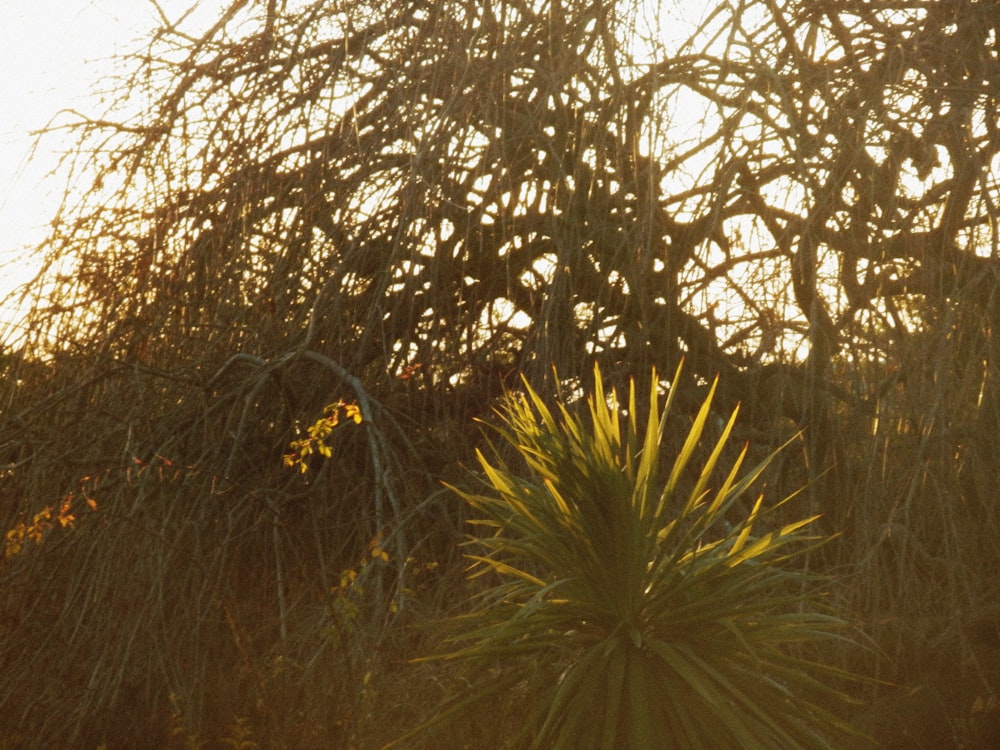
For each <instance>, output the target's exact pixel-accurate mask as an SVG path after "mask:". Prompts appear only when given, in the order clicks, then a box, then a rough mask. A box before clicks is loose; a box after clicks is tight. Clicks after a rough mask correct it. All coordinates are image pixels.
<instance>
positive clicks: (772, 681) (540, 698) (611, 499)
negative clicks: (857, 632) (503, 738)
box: [419, 369, 843, 750]
mask: <svg viewBox="0 0 1000 750" xmlns="http://www.w3.org/2000/svg"><path fill="white" fill-rule="evenodd" d="M679 374H680V373H679V371H678V376H679ZM673 382H674V383H676V382H677V376H675V379H674V381H673ZM714 391H715V386H714V385H713V386H712V388H711V390H710V391H709V394H708V396H707V398H706V399H705V400H704V403H703V404H702V405H701V409H700V411H699V412H698V414H697V416H696V417H695V419H694V421H693V424H692V425H691V427H690V430H689V432H688V434H687V437H686V439H685V440H684V441H683V445H682V447H681V448H680V450H679V453H678V454H677V455H676V457H675V458H674V461H673V465H672V467H669V470H668V471H667V470H664V471H663V472H662V474H661V459H662V455H661V454H662V453H663V442H664V429H665V425H666V424H667V422H666V419H665V417H666V415H667V413H668V412H669V409H670V406H671V402H672V401H673V395H674V393H675V392H676V390H675V389H673V388H672V389H671V392H670V396H669V397H668V398H667V403H666V405H665V406H664V408H663V409H662V410H661V409H660V408H659V406H658V402H659V398H658V380H657V377H656V373H655V372H654V373H653V376H652V379H651V385H650V399H649V403H650V406H649V408H648V414H647V415H646V417H645V419H640V415H639V413H638V412H639V410H640V409H639V404H638V401H637V399H636V389H635V384H634V383H633V384H632V386H631V387H630V392H629V398H628V405H627V409H626V410H625V412H624V413H622V410H621V408H620V404H619V401H618V398H617V395H616V394H615V393H614V391H612V392H611V393H610V394H609V395H606V394H605V391H604V386H603V384H602V380H601V374H600V371H599V370H596V369H595V390H594V393H593V395H591V396H590V397H589V398H588V400H587V405H588V407H589V411H588V413H587V414H586V415H585V417H583V418H580V417H578V416H576V415H574V414H573V413H572V412H571V411H570V410H569V409H568V408H567V407H566V406H564V405H560V406H559V407H558V409H557V410H555V412H553V410H550V409H549V408H548V407H547V406H546V404H545V403H544V401H543V400H542V399H541V398H540V397H539V396H538V394H537V393H536V392H535V391H533V390H532V389H531V388H530V387H528V386H527V383H525V392H524V393H523V394H519V395H513V394H512V395H509V396H508V398H507V401H506V404H505V406H504V408H503V409H502V410H501V412H500V416H501V418H502V425H501V426H500V427H499V428H498V429H499V434H500V435H501V437H502V438H503V440H504V441H505V442H506V443H508V444H509V445H510V446H513V447H514V448H515V449H516V451H517V453H518V454H519V455H520V457H521V458H522V459H523V461H524V462H525V464H526V467H527V471H526V472H524V471H522V472H521V473H525V474H526V476H520V475H519V472H517V471H515V470H514V469H513V468H512V467H511V466H510V465H509V464H508V463H507V462H505V461H504V460H503V459H502V458H500V455H499V452H498V451H497V452H496V455H494V457H493V458H492V459H490V458H487V457H486V456H485V455H483V454H480V455H479V461H480V464H481V466H482V470H483V472H484V473H485V477H486V479H487V481H488V483H489V485H490V487H491V491H490V492H489V493H487V494H469V493H466V492H462V491H459V490H456V492H458V493H459V494H460V495H462V497H464V498H465V499H466V500H467V501H468V502H469V503H470V504H471V505H472V506H473V507H474V508H475V509H476V510H477V511H479V514H480V515H481V519H480V520H477V521H475V523H476V524H477V525H478V528H479V529H481V530H485V531H486V532H487V534H486V535H485V536H479V537H477V538H476V539H475V540H474V544H475V545H476V546H477V547H478V549H477V551H475V552H474V553H473V554H470V558H471V559H472V561H473V565H472V575H474V576H484V575H488V574H492V575H493V577H494V580H495V581H496V583H495V585H494V586H492V587H491V588H490V589H489V590H488V591H487V593H486V594H485V595H484V597H483V599H482V600H481V601H480V602H479V603H478V606H477V607H476V608H475V609H474V611H472V612H471V613H469V614H466V615H463V616H460V617H458V618H457V619H455V620H453V621H452V622H450V623H448V625H449V626H451V627H453V628H455V631H454V632H455V634H454V635H453V636H452V637H450V638H449V640H448V642H447V648H446V649H445V650H444V651H443V653H440V654H437V655H436V656H434V657H432V658H433V659H440V660H450V661H456V662H458V661H464V662H467V663H469V664H470V665H471V666H472V667H473V668H474V669H473V670H472V674H473V675H474V677H473V679H472V684H471V687H469V688H468V689H467V690H465V691H463V692H462V694H461V695H458V696H456V697H455V698H454V699H453V700H452V701H451V702H450V703H449V704H447V705H446V706H444V707H442V710H441V711H439V712H438V713H437V714H436V716H435V717H434V718H433V719H432V720H430V721H429V722H427V723H426V724H425V725H423V726H422V727H420V730H419V731H426V730H429V729H432V728H434V727H436V726H437V727H439V726H440V725H442V724H445V723H448V722H449V720H454V719H457V718H465V719H468V718H470V717H473V716H479V717H482V716H483V715H484V713H485V715H487V716H492V714H491V713H490V712H491V711H493V712H496V711H498V710H500V709H499V707H500V706H504V707H505V708H504V709H503V711H511V710H514V709H513V708H512V707H513V706H517V705H519V706H520V710H521V713H519V714H518V716H517V717H516V718H517V721H516V722H514V723H515V724H516V725H518V726H520V727H521V731H520V732H519V733H515V735H516V736H515V737H514V738H513V740H511V741H510V744H511V745H512V746H516V747H532V748H545V749H546V750H550V749H551V750H563V749H564V750H581V749H583V750H589V749H590V748H595V749H597V748H601V749H604V748H607V749H612V748H614V749H617V748H626V749H628V750H646V749H655V748H683V749H684V750H697V749H698V748H710V749H711V750H719V749H720V748H723V749H729V748H761V749H762V750H775V749H776V748H778V749H781V750H791V749H793V748H816V747H826V746H828V745H827V741H826V740H825V738H824V737H825V732H826V731H827V730H829V729H833V728H834V726H835V725H838V722H837V719H836V718H835V716H834V715H833V714H831V713H828V712H827V711H826V710H824V709H822V708H821V707H820V706H819V705H817V704H816V702H815V699H816V696H822V697H823V701H821V702H825V700H826V698H827V697H829V696H830V695H833V694H834V691H833V690H831V689H830V688H829V687H827V686H826V685H824V684H823V681H824V679H825V678H826V677H833V676H835V675H836V672H835V671H834V670H832V669H825V668H824V667H823V666H822V665H820V664H817V663H814V661H812V660H810V659H809V658H807V657H805V656H802V653H803V651H804V650H805V649H803V645H804V644H803V642H807V641H812V640H822V639H827V638H839V637H842V634H843V630H842V623H841V622H840V621H839V620H838V619H837V618H835V617H833V616H831V615H830V614H829V613H825V612H823V611H822V608H821V607H820V606H819V604H820V602H819V601H818V598H817V594H816V592H817V588H818V587H817V585H816V584H817V582H816V580H815V579H814V578H813V577H812V576H810V575H809V574H808V573H806V572H804V570H803V566H801V565H797V564H796V563H797V562H798V560H796V558H797V557H798V558H800V559H801V553H802V552H804V551H805V550H807V549H809V548H810V546H811V545H814V544H815V543H816V542H817V539H816V538H815V537H812V536H809V535H808V534H807V533H806V531H805V527H806V526H808V525H809V523H810V522H811V521H813V520H814V519H813V518H806V519H803V520H801V521H798V522H795V523H791V524H787V525H783V526H782V525H776V523H775V519H774V514H773V513H771V511H773V509H774V507H776V506H770V507H769V508H765V506H764V504H763V501H762V499H761V498H757V499H756V500H753V499H752V498H747V497H746V496H747V495H748V490H749V489H750V487H751V485H752V484H753V483H754V481H755V480H756V479H757V478H758V477H759V476H760V475H761V473H762V472H763V471H764V469H765V468H766V466H767V464H768V462H769V461H770V460H771V459H772V458H773V455H772V456H770V457H769V458H768V459H767V460H765V461H764V462H762V463H761V464H759V465H757V466H756V467H754V468H752V469H749V470H748V471H745V472H743V473H741V465H742V463H743V459H744V457H745V455H746V449H744V450H743V452H742V453H740V454H739V457H738V459H736V460H735V462H734V464H733V465H732V466H731V467H729V468H728V471H726V470H724V468H723V467H720V466H719V463H720V460H721V457H722V455H723V449H724V447H725V445H726V443H727V440H728V439H729V436H730V431H731V430H732V427H733V424H734V421H735V418H736V414H735V412H734V414H733V415H732V417H731V418H730V419H729V421H728V423H726V424H725V426H724V427H723V428H722V431H721V436H720V437H719V438H718V440H716V441H715V443H714V445H713V446H711V449H710V451H709V450H708V448H709V446H704V448H705V449H706V452H707V453H708V458H707V459H706V460H704V462H703V463H702V465H700V466H694V465H693V457H694V456H695V455H696V448H698V446H699V443H700V442H702V438H703V437H704V436H705V433H706V427H707V425H708V424H709V420H710V415H711V404H712V398H713V394H714ZM663 468H664V469H666V467H663ZM713 481H715V482H717V486H714V487H712V486H710V485H711V484H712V483H713ZM738 504H739V505H738ZM740 508H743V509H744V510H743V513H742V520H737V521H735V522H734V521H733V516H734V515H736V514H737V511H738V510H739V509H740ZM516 696H520V697H521V702H520V703H518V702H517V699H516ZM807 696H808V697H807ZM487 701H488V703H487ZM498 725H499V722H498ZM499 744H500V739H499V738H497V740H496V744H494V745H493V746H494V747H495V746H499Z"/></svg>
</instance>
